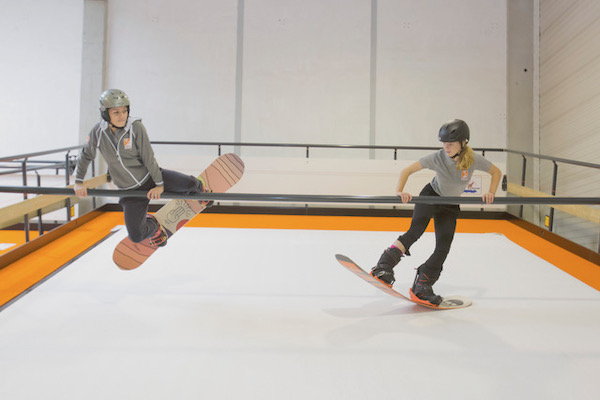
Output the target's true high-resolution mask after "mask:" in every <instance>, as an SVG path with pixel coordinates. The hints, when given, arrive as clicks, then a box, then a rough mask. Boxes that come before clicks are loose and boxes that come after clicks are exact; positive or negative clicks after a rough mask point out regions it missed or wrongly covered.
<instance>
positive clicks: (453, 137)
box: [438, 119, 470, 144]
mask: <svg viewBox="0 0 600 400" xmlns="http://www.w3.org/2000/svg"><path fill="white" fill-rule="evenodd" d="M469 138H470V133H469V125H467V123H466V122H465V121H463V120H462V119H453V120H452V121H448V122H446V123H445V124H444V125H442V127H441V128H440V133H439V134H438V139H439V140H440V142H460V143H461V144H462V142H463V140H466V141H467V143H468V142H469Z"/></svg>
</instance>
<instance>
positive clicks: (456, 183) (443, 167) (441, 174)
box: [419, 149, 492, 197]
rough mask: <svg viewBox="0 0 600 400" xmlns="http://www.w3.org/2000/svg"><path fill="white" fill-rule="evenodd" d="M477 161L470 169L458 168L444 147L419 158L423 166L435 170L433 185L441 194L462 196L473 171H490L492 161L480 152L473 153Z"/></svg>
mask: <svg viewBox="0 0 600 400" xmlns="http://www.w3.org/2000/svg"><path fill="white" fill-rule="evenodd" d="M473 157H474V159H475V162H474V163H473V165H471V167H470V168H469V169H465V170H458V169H456V163H455V162H454V161H453V160H452V159H451V158H450V157H448V155H447V154H446V152H445V151H444V150H443V149H442V150H440V151H438V152H436V153H433V154H430V155H428V156H425V157H423V158H421V159H420V160H419V163H420V164H421V165H422V166H423V168H428V169H432V170H434V171H435V176H434V177H433V179H432V181H431V187H433V190H435V192H436V193H437V194H439V195H440V196H452V197H454V196H460V195H461V194H462V193H463V192H464V190H465V188H466V187H467V185H468V184H469V182H470V181H471V178H472V177H473V171H475V170H476V169H477V170H480V171H484V172H488V171H489V170H490V168H491V167H492V163H491V162H489V161H488V160H487V159H486V158H485V157H483V156H482V155H480V154H473Z"/></svg>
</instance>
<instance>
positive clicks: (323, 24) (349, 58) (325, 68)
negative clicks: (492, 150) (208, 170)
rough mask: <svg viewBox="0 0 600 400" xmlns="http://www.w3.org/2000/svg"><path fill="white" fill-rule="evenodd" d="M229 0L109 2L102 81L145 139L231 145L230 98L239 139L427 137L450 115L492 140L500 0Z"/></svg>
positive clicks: (501, 100) (500, 102)
mask: <svg viewBox="0 0 600 400" xmlns="http://www.w3.org/2000/svg"><path fill="white" fill-rule="evenodd" d="M238 3H239V2H238V1H237V0H224V1H218V2H217V1H207V0H204V1H195V2H189V1H182V0H180V1H171V2H166V1H164V2H163V1H153V2H148V1H146V0H129V1H110V2H109V14H108V60H107V65H108V69H107V86H110V87H120V88H122V89H124V90H126V91H127V92H128V93H129V95H130V97H131V99H132V101H133V105H132V113H133V114H135V115H140V116H142V117H143V118H144V122H145V124H146V126H147V127H148V130H149V133H150V135H151V137H152V138H153V139H154V140H197V141H201V140H207V141H215V140H220V141H232V140H233V139H234V127H235V123H236V113H235V99H236V95H238V96H241V112H240V114H239V119H240V120H239V121H238V123H239V124H240V126H241V128H240V131H241V132H240V138H239V139H240V140H242V141H245V142H294V143H311V142H312V143H337V144H341V143H343V144H348V143H349V144H398V145H431V146H435V145H437V137H436V132H437V130H438V129H439V126H440V125H441V124H442V123H443V122H445V121H446V120H448V119H451V118H455V117H458V118H463V119H465V120H467V121H468V122H469V124H470V125H471V127H472V131H473V145H475V146H485V147H505V145H506V139H505V137H506V2H505V1H498V0H455V1H452V2H448V1H439V0H426V1H418V2H417V1H412V0H404V1H398V0H379V1H377V16H376V18H375V19H372V18H371V10H372V8H371V4H372V3H371V1H370V0H327V1H323V0H319V1H307V0H253V1H243V2H241V3H242V4H243V9H241V10H240V9H238ZM242 11H243V12H242ZM238 12H239V13H242V18H243V19H242V21H243V35H242V41H241V43H240V42H238V41H237V37H236V34H237V31H236V30H237V21H238ZM371 21H374V22H375V24H376V32H377V35H376V40H375V42H374V44H375V45H376V51H375V52H374V53H373V54H375V57H376V62H375V64H374V65H375V66H376V72H375V74H374V75H372V74H371V71H370V67H371V65H372V63H371V61H372V60H371V54H372V53H371V44H372V43H373V42H372V38H371V33H370V32H371ZM238 46H241V51H239V50H240V48H238ZM238 55H241V57H242V60H241V61H242V62H241V67H242V69H243V71H242V74H241V78H242V79H241V81H240V82H238V83H237V85H236V80H235V78H236V61H237V59H236V57H237V56H238ZM372 76H373V77H374V79H373V80H372V79H371V77H372ZM371 84H375V85H376V97H375V99H374V101H375V103H376V104H375V113H374V115H373V118H375V124H374V127H375V128H374V129H375V132H371V131H370V129H371V127H370V126H371V125H370V123H371V121H370V118H371V114H370V107H371V106H372V104H371V103H370V88H371ZM373 137H374V138H375V140H374V141H373V140H372V138H373ZM162 149H164V150H162ZM159 151H161V152H163V151H164V152H166V153H171V152H172V150H171V149H168V150H167V148H165V147H161V149H159ZM196 151H200V150H196V149H194V151H193V153H195V152H196ZM242 151H243V154H246V155H273V150H271V149H267V150H264V149H260V150H257V149H244V150H242ZM282 154H288V155H298V156H302V155H303V151H302V150H293V151H292V150H289V151H287V150H284V151H282V150H277V153H275V155H282ZM313 155H314V156H316V157H348V156H349V157H359V158H365V157H368V153H367V152H364V151H363V152H359V151H356V152H339V151H326V150H320V151H315V152H313ZM378 156H379V157H384V158H388V159H389V158H390V157H391V154H390V153H389V152H387V153H385V154H382V153H379V154H378Z"/></svg>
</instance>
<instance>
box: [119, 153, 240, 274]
mask: <svg viewBox="0 0 600 400" xmlns="http://www.w3.org/2000/svg"><path fill="white" fill-rule="evenodd" d="M243 174H244V162H243V161H242V160H241V159H240V158H239V157H238V156H237V155H235V154H233V153H228V154H224V155H222V156H220V157H219V158H217V159H216V160H215V161H213V162H212V164H210V165H209V166H208V168H206V169H205V170H204V172H202V173H201V174H200V175H199V176H198V179H200V180H201V181H203V183H205V186H207V187H208V189H209V190H210V191H212V192H214V193H223V192H226V191H228V190H229V189H230V188H231V187H232V186H233V185H235V184H236V183H238V182H239V180H240V179H241V178H242V175H243ZM205 208H206V205H204V204H202V201H201V200H183V199H173V200H171V201H169V202H168V203H166V204H165V205H164V206H162V207H161V208H160V209H159V210H158V211H157V212H156V213H155V214H154V217H155V218H156V219H157V220H158V222H160V224H161V225H162V226H163V227H164V228H165V229H166V231H167V235H168V236H169V238H170V237H171V236H173V235H174V234H175V232H177V231H178V230H179V229H180V228H181V227H182V226H184V225H185V224H186V223H187V222H188V221H189V220H190V219H192V218H193V217H194V216H195V215H196V214H198V213H200V212H202V211H203V210H204V209H205ZM157 249H158V247H157V246H155V245H153V244H151V243H150V239H149V238H148V239H144V240H142V241H141V242H139V243H134V242H133V241H131V239H130V238H129V236H128V237H126V238H125V239H123V240H121V242H120V243H119V244H118V245H117V247H116V248H115V251H114V253H113V261H114V262H115V264H117V266H118V267H119V268H121V269H123V270H131V269H135V268H137V267H139V266H140V265H142V264H143V263H144V262H145V261H146V260H147V259H148V257H150V256H151V255H152V254H153V253H154V252H155V251H156V250H157Z"/></svg>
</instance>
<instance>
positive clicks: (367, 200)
mask: <svg viewBox="0 0 600 400" xmlns="http://www.w3.org/2000/svg"><path fill="white" fill-rule="evenodd" d="M0 192H9V193H37V194H51V195H67V196H72V195H74V192H73V189H71V188H64V187H62V188H61V187H30V186H0ZM146 193H147V192H146V191H141V190H110V189H88V195H90V196H96V197H146ZM161 198H163V199H188V200H192V199H195V200H214V201H232V202H238V201H254V202H285V203H360V204H395V205H398V204H402V200H400V198H399V197H396V196H341V195H340V196H338V195H309V194H256V193H199V194H192V195H185V194H181V193H169V192H164V193H163V194H162V195H161ZM410 203H415V204H416V203H426V204H483V201H482V199H481V197H437V196H415V197H413V199H412V201H411V202H410ZM494 204H592V205H593V204H600V197H496V199H495V201H494Z"/></svg>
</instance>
